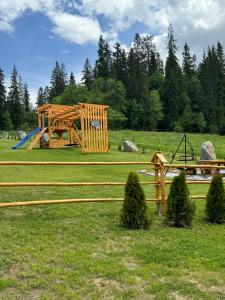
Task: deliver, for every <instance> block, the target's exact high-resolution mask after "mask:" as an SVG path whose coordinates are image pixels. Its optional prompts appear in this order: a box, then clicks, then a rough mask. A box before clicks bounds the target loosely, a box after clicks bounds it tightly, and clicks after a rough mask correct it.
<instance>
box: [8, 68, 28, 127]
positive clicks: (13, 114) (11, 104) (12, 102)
mask: <svg viewBox="0 0 225 300" xmlns="http://www.w3.org/2000/svg"><path fill="white" fill-rule="evenodd" d="M7 106H8V109H9V113H10V118H11V120H12V123H13V126H14V128H16V129H18V128H19V127H20V126H21V125H22V123H23V117H24V115H23V107H22V103H21V100H20V93H19V85H18V74H17V70H16V67H15V66H14V68H13V71H12V73H11V85H10V87H9V94H8V99H7Z"/></svg>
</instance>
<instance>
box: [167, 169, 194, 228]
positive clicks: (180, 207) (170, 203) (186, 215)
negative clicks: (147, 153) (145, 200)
mask: <svg viewBox="0 0 225 300" xmlns="http://www.w3.org/2000/svg"><path fill="white" fill-rule="evenodd" d="M194 214H195V204H194V202H192V201H191V200H190V198H189V190H188V187H187V184H186V178H185V172H181V173H180V175H179V176H177V177H175V178H174V179H173V182H172V184H171V187H170V192H169V195H168V198H167V212H166V218H167V223H168V224H169V225H171V226H175V227H190V226H192V220H193V217H194Z"/></svg>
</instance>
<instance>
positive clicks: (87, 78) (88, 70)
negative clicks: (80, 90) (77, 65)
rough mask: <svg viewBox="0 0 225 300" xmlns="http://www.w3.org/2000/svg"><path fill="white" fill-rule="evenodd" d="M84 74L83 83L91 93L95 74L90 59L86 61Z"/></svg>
mask: <svg viewBox="0 0 225 300" xmlns="http://www.w3.org/2000/svg"><path fill="white" fill-rule="evenodd" d="M82 74H83V77H82V83H83V84H84V85H85V86H86V88H87V89H88V90H89V91H90V90H91V87H92V83H93V80H94V74H93V69H92V66H91V62H90V61H89V59H88V58H86V60H85V63H84V68H83V71H82Z"/></svg>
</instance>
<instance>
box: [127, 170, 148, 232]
mask: <svg viewBox="0 0 225 300" xmlns="http://www.w3.org/2000/svg"><path fill="white" fill-rule="evenodd" d="M121 224H122V225H123V226H125V227H127V228H129V229H147V228H148V227H149V226H150V220H149V217H148V214H147V205H146V203H145V195H144V191H143V189H142V187H141V185H140V183H139V179H138V176H137V174H136V173H133V172H131V173H129V175H128V179H127V183H126V186H125V198H124V202H123V208H122V211H121Z"/></svg>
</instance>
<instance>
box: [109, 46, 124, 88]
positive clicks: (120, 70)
mask: <svg viewBox="0 0 225 300" xmlns="http://www.w3.org/2000/svg"><path fill="white" fill-rule="evenodd" d="M114 49H115V51H114V52H113V54H112V55H113V63H112V77H113V78H115V79H116V80H119V81H121V82H122V83H123V84H124V86H125V88H126V87H127V83H128V68H127V57H126V52H125V50H124V49H123V48H122V47H121V45H120V44H119V43H116V45H115V47H114Z"/></svg>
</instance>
